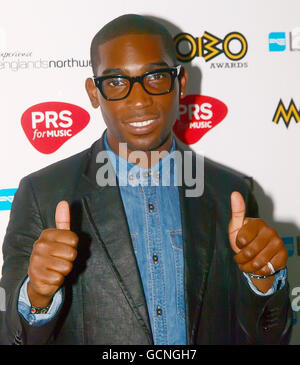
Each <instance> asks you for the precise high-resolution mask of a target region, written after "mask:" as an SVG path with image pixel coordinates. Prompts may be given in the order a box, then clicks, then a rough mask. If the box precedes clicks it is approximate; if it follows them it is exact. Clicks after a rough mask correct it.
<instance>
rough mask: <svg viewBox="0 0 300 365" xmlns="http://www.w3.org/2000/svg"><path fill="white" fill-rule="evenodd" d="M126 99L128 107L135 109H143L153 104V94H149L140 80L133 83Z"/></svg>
mask: <svg viewBox="0 0 300 365" xmlns="http://www.w3.org/2000/svg"><path fill="white" fill-rule="evenodd" d="M126 101H127V105H128V107H130V108H135V109H143V108H146V107H148V106H150V105H152V104H153V100H152V95H150V94H148V93H147V91H146V90H144V88H143V86H142V85H141V84H140V83H139V82H135V83H134V84H133V85H132V89H131V91H130V94H129V95H128V96H127V100H126Z"/></svg>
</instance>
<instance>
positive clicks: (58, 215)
mask: <svg viewBox="0 0 300 365" xmlns="http://www.w3.org/2000/svg"><path fill="white" fill-rule="evenodd" d="M70 222H71V218H70V208H69V203H68V202H67V201H65V200H62V201H60V202H59V203H58V204H57V206H56V211H55V224H56V228H57V229H68V230H69V229H70V224H71V223H70Z"/></svg>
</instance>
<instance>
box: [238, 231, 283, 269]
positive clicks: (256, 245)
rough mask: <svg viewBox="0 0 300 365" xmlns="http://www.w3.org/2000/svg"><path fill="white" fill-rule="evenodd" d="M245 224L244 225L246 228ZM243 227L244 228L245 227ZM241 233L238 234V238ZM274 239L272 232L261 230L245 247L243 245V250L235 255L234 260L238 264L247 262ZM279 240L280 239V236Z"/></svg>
mask: <svg viewBox="0 0 300 365" xmlns="http://www.w3.org/2000/svg"><path fill="white" fill-rule="evenodd" d="M244 227H245V226H243V228H244ZM243 228H242V229H243ZM238 237H239V235H238V236H237V240H238ZM271 239H272V234H271V233H270V232H269V230H267V229H263V230H261V231H260V232H259V233H258V235H257V236H256V237H255V238H254V239H251V242H250V243H248V244H247V245H246V246H245V247H241V251H240V252H239V253H238V254H236V255H235V256H234V260H235V262H236V263H238V264H245V263H246V262H249V261H251V260H252V259H254V257H255V256H256V255H258V254H259V253H260V252H261V251H262V250H263V249H264V248H265V247H266V246H267V245H268V244H269V242H270V240H271ZM278 240H280V239H279V238H278Z"/></svg>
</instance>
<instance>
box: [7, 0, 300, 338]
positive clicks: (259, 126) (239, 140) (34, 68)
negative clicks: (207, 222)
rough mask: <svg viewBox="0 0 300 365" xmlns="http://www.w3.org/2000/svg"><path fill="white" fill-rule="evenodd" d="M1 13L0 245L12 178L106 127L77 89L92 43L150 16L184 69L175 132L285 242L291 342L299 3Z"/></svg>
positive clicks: (248, 1)
mask: <svg viewBox="0 0 300 365" xmlns="http://www.w3.org/2000/svg"><path fill="white" fill-rule="evenodd" d="M0 6H1V7H0V9H1V11H0V93H1V98H0V103H1V109H0V110H1V113H2V114H1V115H2V117H1V124H0V132H1V134H0V135H1V144H0V162H1V180H0V245H1V244H2V242H3V237H4V235H5V231H6V227H7V223H8V219H9V214H10V208H11V203H12V201H13V196H14V193H15V191H16V189H17V188H18V184H19V181H20V179H21V178H22V177H23V176H25V175H27V174H29V173H31V172H33V171H36V170H38V169H40V168H42V167H44V166H47V165H49V164H51V163H53V162H55V161H58V160H60V159H63V158H66V157H68V156H71V155H72V154H75V153H77V152H79V151H81V150H84V149H86V148H88V147H89V146H90V145H91V144H92V142H94V141H95V140H96V139H97V138H98V137H99V136H100V135H101V133H102V132H103V130H104V129H105V124H104V122H103V119H102V117H101V114H100V110H99V109H96V110H95V109H93V108H92V107H91V105H90V103H89V99H88V97H87V94H86V92H85V87H84V83H85V79H86V78H87V77H89V76H92V70H91V67H90V62H89V47H90V42H91V39H92V37H93V36H94V34H95V33H96V32H97V31H98V30H99V29H100V28H101V27H102V26H103V25H104V24H106V23H107V22H109V21H111V20H112V19H114V18H116V17H117V16H120V15H122V14H126V13H137V14H142V15H151V16H154V17H156V18H157V20H159V21H161V22H162V23H163V24H164V25H166V26H167V27H168V29H169V30H170V32H171V34H172V36H173V37H174V42H175V44H176V47H177V56H178V62H179V63H181V64H182V65H184V67H186V68H187V70H188V72H189V86H188V96H187V97H186V98H185V99H184V100H183V102H182V105H181V107H180V115H178V120H177V122H176V124H175V126H174V133H175V134H176V135H177V136H178V138H180V139H181V140H182V141H183V142H184V143H186V144H189V145H190V147H191V148H192V149H194V150H195V151H196V152H200V151H202V152H203V153H204V154H205V155H206V156H207V157H209V158H211V159H214V160H216V161H218V162H220V163H221V164H224V165H226V166H228V167H230V168H232V169H234V170H237V171H240V172H242V173H244V174H245V175H247V176H249V183H250V184H251V186H252V187H253V189H254V193H255V195H256V197H257V199H258V202H259V207H260V212H261V216H262V218H264V219H265V220H266V221H267V222H268V223H269V224H270V225H272V226H273V227H274V228H276V229H277V230H278V232H279V234H280V235H281V237H282V238H283V239H284V242H285V244H286V246H287V248H288V251H289V260H288V271H289V281H290V286H291V292H290V296H291V300H292V305H293V310H294V312H293V313H294V330H293V335H292V339H291V344H300V323H299V322H297V315H298V310H299V309H300V279H299V272H300V269H299V254H300V238H299V236H300V232H299V226H300V216H299V207H300V197H299V193H298V186H299V181H300V179H299V177H300V173H299V168H298V153H299V140H300V123H299V122H300V109H299V108H300V95H299V81H300V68H299V64H300V20H299V13H300V2H299V0H286V1H283V0H281V1H279V0H263V1H261V0H243V1H240V0H239V1H235V0H226V1H221V0H219V1H218V0H213V1H202V0H197V1H192V0H185V1H179V0H172V1H167V0H164V1H161V0H152V1H149V2H148V3H146V2H141V1H138V0H132V1H128V0H127V1H122V0H112V1H109V2H104V1H99V0H89V1H85V2H81V1H78V2H76V1H74V0H72V1H69V0H59V1H58V0H52V1H48V2H46V1H43V2H41V1H34V0H26V1H21V0H19V1H14V2H13V3H12V2H7V1H4V0H1V1H0ZM0 266H2V256H0Z"/></svg>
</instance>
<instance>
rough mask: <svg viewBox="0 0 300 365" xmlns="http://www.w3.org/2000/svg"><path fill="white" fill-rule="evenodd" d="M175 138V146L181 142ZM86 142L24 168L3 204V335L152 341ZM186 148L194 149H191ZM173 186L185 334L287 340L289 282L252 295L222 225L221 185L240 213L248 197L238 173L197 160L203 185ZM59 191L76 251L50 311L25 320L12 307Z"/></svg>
mask: <svg viewBox="0 0 300 365" xmlns="http://www.w3.org/2000/svg"><path fill="white" fill-rule="evenodd" d="M176 148H177V149H179V150H182V147H181V146H180V143H178V142H176ZM103 149H104V146H103V136H102V138H100V139H99V140H97V141H96V142H95V143H94V144H93V145H92V146H91V148H89V149H87V150H85V151H83V152H81V153H78V154H76V155H74V156H71V157H69V158H67V159H65V160H62V161H59V162H57V163H55V164H52V165H51V166H48V167H46V168H44V169H41V170H39V171H37V172H35V173H32V174H30V175H28V176H26V177H24V178H23V179H22V180H21V182H20V185H19V189H18V191H17V193H16V195H15V198H14V202H13V205H12V210H11V215H10V221H9V224H8V228H7V232H6V235H5V239H4V244H3V255H4V265H3V270H2V279H1V283H0V286H1V287H3V288H5V290H6V308H7V310H6V312H2V313H1V314H2V317H1V321H2V322H1V327H0V338H1V343H2V344H13V343H16V344H48V343H49V344H107V345H110V344H153V339H152V333H151V328H150V322H149V318H148V312H147V307H146V302H145V296H144V292H143V287H142V283H141V278H140V275H139V270H138V267H137V262H136V259H135V254H134V251H133V248H132V242H131V238H130V234H129V229H128V224H127V220H126V215H125V212H124V207H123V204H122V199H121V196H120V191H119V187H118V186H106V187H99V186H98V185H97V183H96V179H95V176H96V172H97V169H98V168H99V167H100V165H99V164H97V163H96V155H97V153H98V152H99V151H101V150H103ZM194 158H195V154H194ZM185 188H187V187H186V186H182V187H179V191H180V205H181V218H182V234H183V249H184V262H185V301H186V331H187V339H188V344H279V343H287V342H288V340H289V335H290V329H291V308H290V301H289V296H288V293H289V286H288V283H286V285H285V287H284V288H283V289H282V290H280V291H278V292H276V293H275V294H274V295H272V296H267V297H263V296H258V295H256V294H255V293H254V292H253V291H252V290H251V289H250V288H249V286H248V283H247V281H246V279H245V278H244V276H243V275H242V273H241V272H240V270H239V268H238V267H237V265H236V263H235V262H234V260H233V255H234V253H233V251H232V249H231V248H230V244H229V241H228V232H227V226H228V223H229V220H230V217H231V208H230V194H231V192H232V191H234V190H238V191H240V192H241V194H242V195H243V196H244V198H245V201H246V206H247V216H252V217H255V216H257V205H256V202H255V200H254V199H253V197H252V196H251V194H250V191H249V188H248V186H247V184H246V182H245V181H244V179H243V178H242V177H240V176H238V175H237V174H233V173H231V172H228V171H227V170H225V169H223V168H220V167H218V166H217V165H216V164H214V163H213V162H211V161H208V160H206V162H205V187H204V194H203V195H202V196H200V197H196V198H188V197H185V194H184V189H185ZM60 200H67V201H69V203H70V205H71V229H72V230H73V231H74V232H76V233H77V234H78V236H79V244H78V256H77V258H76V261H75V263H74V268H73V270H72V272H71V273H70V274H69V275H68V276H67V278H66V280H65V282H64V285H63V297H64V300H63V305H62V307H61V309H60V310H59V313H58V314H57V316H56V317H55V318H54V319H53V320H51V321H50V322H49V323H47V324H45V325H43V326H40V327H31V326H30V325H28V323H27V322H26V321H25V320H24V318H23V317H22V316H21V315H20V314H19V313H18V311H17V302H18V296H19V290H20V287H21V285H22V283H23V281H24V280H25V278H26V276H27V270H28V265H29V259H30V255H31V251H32V246H33V243H34V242H35V241H36V240H37V239H38V237H39V235H40V233H41V231H42V230H44V229H46V228H50V227H55V217H54V215H55V208H56V205H57V203H58V202H59V201H60Z"/></svg>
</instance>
